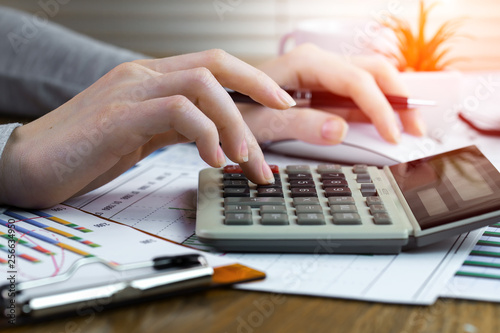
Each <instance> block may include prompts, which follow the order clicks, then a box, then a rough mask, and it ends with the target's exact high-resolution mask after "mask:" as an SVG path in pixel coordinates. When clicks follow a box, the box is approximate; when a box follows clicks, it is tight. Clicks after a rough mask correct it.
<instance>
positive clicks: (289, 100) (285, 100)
mask: <svg viewBox="0 0 500 333" xmlns="http://www.w3.org/2000/svg"><path fill="white" fill-rule="evenodd" d="M278 96H279V98H280V99H281V101H282V102H283V104H286V105H287V106H288V107H292V106H295V105H297V102H295V100H294V99H293V98H292V96H290V95H289V94H288V93H287V92H286V91H284V90H283V89H279V90H278Z"/></svg>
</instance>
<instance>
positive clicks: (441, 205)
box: [196, 146, 500, 253]
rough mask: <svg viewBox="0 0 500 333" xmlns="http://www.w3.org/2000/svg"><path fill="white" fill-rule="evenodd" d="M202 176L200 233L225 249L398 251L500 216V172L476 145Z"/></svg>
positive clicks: (212, 172)
mask: <svg viewBox="0 0 500 333" xmlns="http://www.w3.org/2000/svg"><path fill="white" fill-rule="evenodd" d="M271 170H272V171H273V173H274V175H275V179H276V183H275V184H272V185H257V184H253V183H252V182H250V181H248V179H247V178H246V177H245V175H244V174H243V171H242V170H241V168H240V167H239V166H237V165H230V166H227V167H225V168H224V169H205V170H202V171H201V172H200V177H199V186H198V207H197V221H196V234H197V236H198V238H199V239H200V241H202V242H204V243H207V244H210V245H212V246H214V247H215V248H216V249H218V250H220V251H236V252H296V253H398V252H400V251H402V250H406V249H411V248H415V247H422V246H426V245H428V244H431V243H434V242H437V241H439V240H442V239H445V238H447V237H451V236H454V235H458V234H460V233H462V232H465V231H469V230H472V229H475V228H479V227H482V226H485V225H488V224H491V223H495V222H497V220H498V218H500V174H499V173H498V171H497V170H496V168H495V167H494V166H493V165H492V164H491V163H490V162H489V161H488V160H487V159H486V157H485V156H484V155H483V154H482V153H481V152H480V151H479V150H478V149H477V148H476V147H475V146H470V147H465V148H462V149H458V150H454V151H450V152H447V153H443V154H439V155H435V156H431V157H426V158H423V159H419V160H415V161H411V162H407V163H400V164H396V165H393V166H386V167H383V168H377V167H374V166H368V165H361V164H359V165H354V166H341V165H338V164H320V165H287V166H277V165H272V166H271Z"/></svg>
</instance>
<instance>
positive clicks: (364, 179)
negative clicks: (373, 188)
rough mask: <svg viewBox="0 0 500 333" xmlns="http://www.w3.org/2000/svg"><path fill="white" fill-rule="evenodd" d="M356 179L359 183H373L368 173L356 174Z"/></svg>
mask: <svg viewBox="0 0 500 333" xmlns="http://www.w3.org/2000/svg"><path fill="white" fill-rule="evenodd" d="M356 181H357V182H358V183H371V182H372V179H371V177H370V175H369V174H368V173H359V174H357V175H356Z"/></svg>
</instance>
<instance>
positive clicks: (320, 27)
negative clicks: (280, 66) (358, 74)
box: [279, 18, 395, 57]
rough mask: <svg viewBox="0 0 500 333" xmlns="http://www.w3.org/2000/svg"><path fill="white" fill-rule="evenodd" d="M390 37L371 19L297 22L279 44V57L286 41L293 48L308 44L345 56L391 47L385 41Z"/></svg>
mask: <svg viewBox="0 0 500 333" xmlns="http://www.w3.org/2000/svg"><path fill="white" fill-rule="evenodd" d="M388 34H392V32H391V31H389V29H387V28H384V27H382V26H381V25H380V24H379V23H378V22H377V21H376V20H374V19H345V18H335V19H313V20H306V21H302V22H299V23H298V24H297V27H296V29H295V30H293V31H292V32H290V33H287V34H285V35H284V36H283V37H282V38H281V40H280V45H279V54H280V55H281V54H283V53H285V52H286V48H287V45H288V44H289V41H291V40H293V42H294V44H295V45H300V44H304V43H312V44H316V45H317V46H319V47H321V48H323V49H325V50H327V51H331V52H335V53H339V54H342V55H344V56H346V57H349V56H353V55H375V54H377V52H376V51H375V50H387V49H389V48H393V47H395V46H394V44H393V43H391V42H390V40H391V38H387V37H388V36H390V35H388Z"/></svg>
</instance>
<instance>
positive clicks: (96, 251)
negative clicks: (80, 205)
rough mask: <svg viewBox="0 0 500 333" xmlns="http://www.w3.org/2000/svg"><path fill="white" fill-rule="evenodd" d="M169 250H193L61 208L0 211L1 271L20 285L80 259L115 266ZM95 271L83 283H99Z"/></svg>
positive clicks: (67, 266) (169, 251) (45, 275)
mask: <svg viewBox="0 0 500 333" xmlns="http://www.w3.org/2000/svg"><path fill="white" fill-rule="evenodd" d="M172 247H175V248H172ZM172 251H177V252H179V253H187V252H192V250H189V249H186V248H182V247H179V246H176V245H175V244H172V243H170V242H166V241H164V240H161V239H158V238H156V237H153V236H151V235H148V234H146V233H143V232H140V231H138V230H135V229H133V228H129V227H127V226H124V225H121V224H117V223H113V222H111V221H108V220H105V219H102V218H99V217H96V216H93V215H91V214H88V213H85V212H82V211H80V210H78V209H75V208H72V207H68V206H65V205H58V206H55V207H52V208H50V209H47V210H44V211H29V210H21V209H14V208H7V209H3V210H2V211H0V272H4V273H7V272H15V273H16V274H17V276H16V277H17V280H18V281H26V280H33V279H38V278H43V277H49V276H55V275H58V274H60V273H62V272H65V271H67V269H68V268H69V267H70V266H71V265H72V264H73V263H75V262H76V261H78V260H79V259H81V258H89V257H97V258H100V259H102V260H104V261H105V262H108V263H109V264H112V265H119V264H124V263H131V262H138V261H144V260H150V259H151V258H153V257H156V256H161V255H167V254H168V255H175V254H176V253H173V252H172ZM217 260H219V258H217ZM226 261H227V260H226ZM95 272H96V270H95V268H93V269H92V270H91V272H89V273H88V274H87V276H86V279H85V281H88V282H91V281H95V282H98V281H99V279H101V278H102V275H100V276H99V275H97V274H96V273H95ZM9 274H11V273H9Z"/></svg>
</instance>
